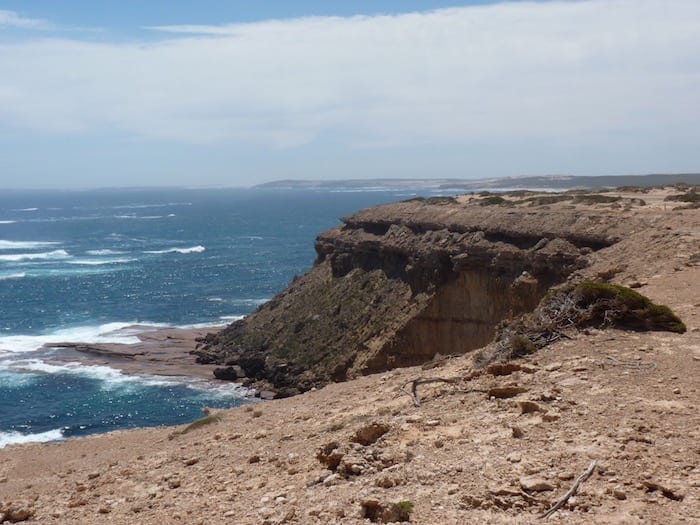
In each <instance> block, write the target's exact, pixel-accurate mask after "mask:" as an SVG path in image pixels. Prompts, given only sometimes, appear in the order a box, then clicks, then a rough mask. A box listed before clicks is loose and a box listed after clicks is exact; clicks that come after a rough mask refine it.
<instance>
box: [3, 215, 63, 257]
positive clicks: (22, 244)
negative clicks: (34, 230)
mask: <svg viewBox="0 0 700 525" xmlns="http://www.w3.org/2000/svg"><path fill="white" fill-rule="evenodd" d="M8 222H14V221H8ZM55 244H61V243H60V242H56V241H7V240H3V239H0V250H29V249H32V248H44V247H46V246H53V245H55Z"/></svg>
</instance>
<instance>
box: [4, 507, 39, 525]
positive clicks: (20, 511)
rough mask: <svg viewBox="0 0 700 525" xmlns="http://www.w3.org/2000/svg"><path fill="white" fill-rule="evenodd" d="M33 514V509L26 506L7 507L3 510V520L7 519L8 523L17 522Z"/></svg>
mask: <svg viewBox="0 0 700 525" xmlns="http://www.w3.org/2000/svg"><path fill="white" fill-rule="evenodd" d="M33 516H34V510H32V509H30V508H28V507H24V506H20V507H15V508H9V509H6V510H5V516H4V519H3V522H4V521H5V520H7V521H9V522H10V523H17V522H20V521H26V520H28V519H29V518H31V517H33Z"/></svg>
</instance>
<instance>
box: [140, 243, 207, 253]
mask: <svg viewBox="0 0 700 525" xmlns="http://www.w3.org/2000/svg"><path fill="white" fill-rule="evenodd" d="M205 249H206V248H205V247H204V246H202V245H197V246H192V247H191V248H168V249H165V250H146V251H144V252H143V253H155V254H161V253H182V254H187V253H202V252H203V251H204V250H205Z"/></svg>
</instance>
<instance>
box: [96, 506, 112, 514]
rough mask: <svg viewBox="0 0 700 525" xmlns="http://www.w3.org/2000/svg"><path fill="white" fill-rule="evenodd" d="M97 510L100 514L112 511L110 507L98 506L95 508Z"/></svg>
mask: <svg viewBox="0 0 700 525" xmlns="http://www.w3.org/2000/svg"><path fill="white" fill-rule="evenodd" d="M97 512H99V513H100V514H109V513H110V512H112V507H100V508H99V509H97Z"/></svg>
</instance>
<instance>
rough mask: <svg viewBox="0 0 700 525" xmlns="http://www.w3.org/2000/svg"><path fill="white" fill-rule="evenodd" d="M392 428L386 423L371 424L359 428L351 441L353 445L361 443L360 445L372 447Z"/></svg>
mask: <svg viewBox="0 0 700 525" xmlns="http://www.w3.org/2000/svg"><path fill="white" fill-rule="evenodd" d="M390 428H391V427H390V426H389V425H387V424H386V423H379V422H375V423H371V424H369V425H367V426H364V427H361V428H359V429H358V430H357V431H356V432H355V434H354V435H353V437H352V438H351V439H350V440H351V441H352V442H353V443H359V444H360V445H365V446H367V445H371V444H372V443H374V442H375V441H377V440H378V439H379V438H380V437H382V436H383V435H384V434H386V433H387V432H389V429H390Z"/></svg>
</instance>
